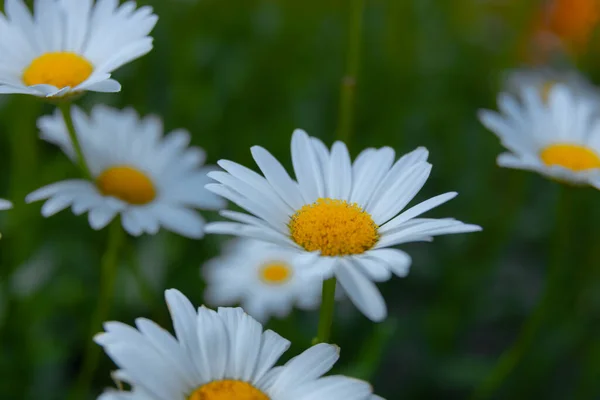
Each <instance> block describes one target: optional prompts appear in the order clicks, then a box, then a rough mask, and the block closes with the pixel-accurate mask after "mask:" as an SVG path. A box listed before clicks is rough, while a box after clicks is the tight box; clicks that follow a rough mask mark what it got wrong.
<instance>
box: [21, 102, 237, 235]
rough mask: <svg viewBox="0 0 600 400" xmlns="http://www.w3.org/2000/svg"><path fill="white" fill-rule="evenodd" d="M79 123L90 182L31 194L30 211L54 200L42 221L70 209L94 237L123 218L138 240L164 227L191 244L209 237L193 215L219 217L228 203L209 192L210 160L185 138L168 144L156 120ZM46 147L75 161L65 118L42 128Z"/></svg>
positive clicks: (99, 115) (177, 134) (77, 117)
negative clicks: (205, 212) (206, 212)
mask: <svg viewBox="0 0 600 400" xmlns="http://www.w3.org/2000/svg"><path fill="white" fill-rule="evenodd" d="M72 115H73V120H74V124H75V127H76V129H77V133H78V136H79V141H80V144H81V148H82V152H83V155H84V158H85V160H86V162H87V165H88V167H89V169H90V172H91V174H92V180H91V181H89V180H82V179H73V180H67V181H62V182H57V183H54V184H51V185H48V186H45V187H43V188H41V189H38V190H36V191H35V192H33V193H31V194H29V195H28V196H27V198H26V201H27V202H28V203H30V202H34V201H39V200H42V199H48V201H47V202H46V203H45V204H44V206H43V207H42V215H44V216H45V217H49V216H52V215H54V214H56V213H57V212H59V211H61V210H64V209H65V208H67V207H69V206H71V207H72V209H73V213H75V214H76V215H80V214H83V213H85V212H88V211H89V222H90V225H91V227H92V228H93V229H102V228H104V227H105V226H106V225H107V224H108V223H109V222H110V221H111V220H112V219H113V218H115V216H117V215H119V214H120V215H121V217H122V223H123V228H125V230H126V231H127V232H129V233H130V234H132V235H134V236H138V235H141V234H142V233H150V234H155V233H157V232H158V230H159V228H160V227H161V226H162V227H164V228H166V229H168V230H171V231H173V232H176V233H179V234H181V235H184V236H188V237H192V238H200V237H202V236H203V234H204V232H203V228H204V219H203V218H202V217H201V216H200V215H199V214H198V213H197V212H196V211H194V210H192V209H193V208H200V209H220V208H223V207H224V206H225V202H224V201H223V200H222V199H221V198H219V197H218V196H215V195H214V194H212V193H210V192H209V191H207V190H205V189H204V185H205V184H206V183H207V182H208V181H209V179H208V177H207V175H206V174H207V172H208V171H209V170H211V169H213V168H211V167H202V165H203V164H204V161H205V158H206V155H205V153H204V151H203V150H202V149H200V148H196V147H188V145H189V142H190V135H189V134H188V133H187V132H186V131H184V130H177V131H174V132H172V133H170V134H168V135H167V136H164V137H163V127H162V122H161V121H160V119H158V118H156V117H146V118H142V119H140V117H139V116H138V115H137V114H136V113H135V111H133V110H132V109H127V110H124V111H119V110H115V109H112V108H108V107H104V106H96V107H94V109H93V110H92V114H91V116H89V117H88V116H87V115H86V114H85V113H83V112H82V111H81V110H80V109H78V108H73V113H72ZM38 125H39V128H40V130H41V137H42V139H44V140H46V141H48V142H51V143H54V144H56V145H58V146H60V147H61V148H62V150H63V151H64V152H65V154H67V156H69V157H70V158H71V159H75V151H74V149H73V146H72V144H71V141H70V139H69V134H68V131H67V128H66V126H65V122H64V119H63V117H62V115H61V114H60V113H59V112H56V113H55V114H54V115H53V116H46V117H42V118H40V120H39V121H38Z"/></svg>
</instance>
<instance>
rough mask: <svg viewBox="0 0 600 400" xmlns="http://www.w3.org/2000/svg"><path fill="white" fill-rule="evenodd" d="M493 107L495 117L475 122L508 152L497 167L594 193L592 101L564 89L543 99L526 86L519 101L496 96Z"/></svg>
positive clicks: (598, 179) (599, 152)
mask: <svg viewBox="0 0 600 400" xmlns="http://www.w3.org/2000/svg"><path fill="white" fill-rule="evenodd" d="M498 106H499V108H500V111H501V113H496V112H493V111H488V110H482V111H481V112H480V113H479V119H480V120H481V122H482V123H483V124H484V125H485V126H486V127H487V128H488V129H489V130H491V131H492V132H494V133H495V134H496V135H497V136H498V137H499V138H500V140H501V142H502V144H503V145H504V146H505V147H506V148H507V149H508V150H509V152H507V153H503V154H501V155H500V156H499V157H498V165H500V166H502V167H507V168H516V169H524V170H529V171H534V172H538V173H540V174H542V175H545V176H548V177H550V178H554V179H557V180H560V181H564V182H570V183H573V184H587V185H592V186H595V187H597V188H600V124H599V122H600V120H598V111H597V110H598V103H597V102H596V101H595V99H592V98H590V97H589V96H582V95H578V94H577V92H576V91H574V90H573V89H571V88H570V87H568V86H566V85H564V84H557V85H555V86H553V87H552V88H551V89H550V90H549V92H548V95H547V98H546V97H545V96H544V95H543V93H540V91H539V90H538V89H537V88H536V87H531V86H528V87H525V88H523V89H522V92H521V96H520V99H519V98H517V97H515V96H513V95H509V94H506V93H502V94H500V96H499V98H498Z"/></svg>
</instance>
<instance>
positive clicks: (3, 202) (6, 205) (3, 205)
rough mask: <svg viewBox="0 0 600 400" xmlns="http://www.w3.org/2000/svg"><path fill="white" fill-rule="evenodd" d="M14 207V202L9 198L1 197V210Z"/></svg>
mask: <svg viewBox="0 0 600 400" xmlns="http://www.w3.org/2000/svg"><path fill="white" fill-rule="evenodd" d="M11 208H12V203H11V202H10V201H8V200H3V199H0V210H10V209H11Z"/></svg>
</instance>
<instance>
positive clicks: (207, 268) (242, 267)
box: [201, 212, 321, 323]
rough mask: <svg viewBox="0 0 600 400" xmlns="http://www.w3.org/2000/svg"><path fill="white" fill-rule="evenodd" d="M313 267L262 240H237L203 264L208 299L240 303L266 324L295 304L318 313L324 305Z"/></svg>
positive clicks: (224, 303)
mask: <svg viewBox="0 0 600 400" xmlns="http://www.w3.org/2000/svg"><path fill="white" fill-rule="evenodd" d="M225 213H227V212H225ZM309 267H310V266H309V265H306V263H305V262H303V260H301V259H299V258H298V257H296V251H294V250H290V249H286V248H283V247H281V246H277V245H274V244H271V243H267V242H262V241H258V240H252V239H239V240H234V241H232V242H229V243H227V244H226V245H225V246H224V248H223V249H222V254H221V255H220V256H219V257H216V258H214V259H212V260H210V261H209V262H208V263H206V264H205V265H203V266H202V268H201V271H202V274H203V276H204V279H205V280H206V289H205V291H204V299H205V301H206V302H207V304H209V305H213V306H231V305H235V304H240V305H241V306H242V308H243V309H244V310H245V311H246V312H247V313H248V314H250V315H251V316H252V317H254V318H256V319H257V320H259V321H261V322H263V323H265V322H266V321H267V320H268V319H269V317H270V316H271V315H274V316H276V317H278V318H283V317H285V316H287V315H289V314H290V313H291V311H292V307H293V306H294V305H297V306H298V307H299V308H303V309H315V308H317V307H318V306H319V304H320V302H321V278H320V277H319V276H317V275H315V274H310V273H308V272H309V271H308V270H309Z"/></svg>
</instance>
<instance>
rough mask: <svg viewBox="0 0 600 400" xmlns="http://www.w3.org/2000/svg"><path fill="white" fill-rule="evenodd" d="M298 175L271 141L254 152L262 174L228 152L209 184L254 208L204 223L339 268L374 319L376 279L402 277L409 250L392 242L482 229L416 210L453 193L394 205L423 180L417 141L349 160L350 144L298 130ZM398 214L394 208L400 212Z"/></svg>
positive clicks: (378, 315) (330, 273) (377, 317)
mask: <svg viewBox="0 0 600 400" xmlns="http://www.w3.org/2000/svg"><path fill="white" fill-rule="evenodd" d="M291 147H292V149H291V150H292V161H293V166H294V171H295V174H296V179H297V181H294V180H293V179H292V178H290V176H289V175H288V173H287V172H286V171H285V169H284V168H283V166H282V165H281V164H280V163H279V161H277V160H276V159H275V158H274V157H273V156H272V155H271V154H270V153H269V152H268V151H267V150H265V149H264V148H262V147H259V146H255V147H253V148H252V155H253V157H254V160H255V161H256V163H257V164H258V167H259V168H260V170H261V171H262V173H263V174H264V177H262V176H260V175H259V174H257V173H256V172H254V171H252V170H250V169H248V168H246V167H243V166H241V165H239V164H236V163H234V162H231V161H226V160H221V161H220V162H219V165H220V166H221V167H222V168H223V169H225V171H227V172H221V171H217V172H211V173H210V174H209V176H210V177H211V178H213V179H215V180H216V181H218V182H219V183H214V184H209V185H207V189H209V190H211V191H212V192H214V193H216V194H218V195H221V196H223V197H225V198H227V199H229V200H231V201H232V202H233V203H235V204H237V205H238V206H240V207H241V208H243V209H245V210H247V211H249V212H250V213H252V214H254V215H248V214H244V213H238V212H232V211H228V212H225V213H224V214H223V215H224V216H225V217H227V218H229V219H231V220H233V221H235V222H216V223H211V224H209V225H207V227H206V231H207V232H209V233H217V234H230V235H238V236H245V237H251V238H255V239H259V240H263V241H270V242H273V243H276V244H278V245H280V246H282V247H285V248H288V249H292V250H295V251H296V252H297V254H298V256H299V257H302V258H303V259H306V258H309V259H311V262H312V263H313V265H314V267H315V268H317V269H318V271H319V274H320V276H321V279H328V278H331V277H334V276H335V277H336V278H337V279H338V282H339V283H340V285H341V286H342V288H343V289H344V291H345V292H346V293H347V294H348V297H349V298H350V299H351V300H352V302H353V303H354V304H355V305H356V306H357V307H358V309H359V310H360V311H361V312H362V313H363V314H365V315H366V316H367V317H368V318H370V319H371V320H373V321H381V320H383V319H385V317H386V316H387V309H386V305H385V301H384V300H383V297H382V296H381V293H380V292H379V290H378V289H377V286H376V285H375V284H374V283H373V282H382V281H386V280H388V279H390V277H391V275H392V273H393V274H395V275H397V276H401V277H402V276H406V274H407V273H408V268H409V266H410V264H411V258H410V256H409V255H408V254H406V253H405V252H403V251H401V250H397V249H391V248H390V247H391V246H396V245H398V244H401V243H407V242H415V241H430V240H432V237H433V236H437V235H444V234H451V233H464V232H474V231H479V230H481V228H480V227H479V226H476V225H467V224H464V223H462V222H460V221H457V220H455V219H452V218H447V219H425V218H416V217H417V216H419V215H421V214H422V213H424V212H426V211H428V210H430V209H432V208H434V207H437V206H438V205H440V204H442V203H445V202H446V201H448V200H450V199H452V198H454V197H455V196H456V194H457V193H455V192H451V193H446V194H442V195H440V196H437V197H434V198H432V199H429V200H427V201H425V202H423V203H421V204H418V205H416V206H414V207H412V208H410V209H408V210H406V211H404V212H403V213H401V214H399V213H400V211H402V210H403V209H404V208H405V207H406V206H407V205H408V203H409V202H410V201H411V200H412V199H413V198H414V197H415V196H416V194H417V193H418V192H419V191H420V189H421V188H422V187H423V185H424V184H425V182H426V181H427V178H428V177H429V173H430V171H431V164H429V163H428V162H427V157H428V152H427V150H425V149H423V148H419V149H417V150H415V151H413V152H412V153H409V154H407V155H405V156H403V157H402V158H400V159H399V160H398V161H396V162H394V160H395V153H394V150H392V149H391V148H389V147H384V148H381V149H372V148H371V149H367V150H365V151H363V152H362V153H361V154H360V155H359V156H358V158H357V159H356V161H355V162H354V163H352V161H351V159H350V155H349V154H348V150H347V148H346V145H344V144H343V143H341V142H336V143H335V144H334V145H333V147H332V149H331V151H329V149H327V147H325V145H324V144H323V142H321V141H320V140H318V139H316V138H311V137H309V136H308V135H307V134H306V133H305V132H304V131H301V130H297V131H295V132H294V134H293V136H292V146H291ZM398 214H399V215H398Z"/></svg>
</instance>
